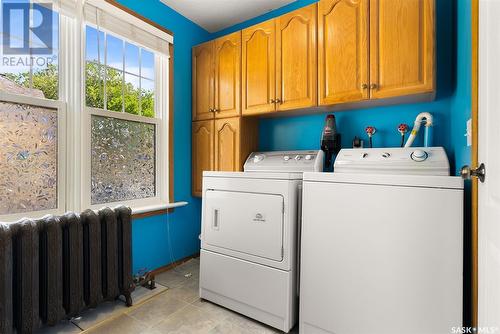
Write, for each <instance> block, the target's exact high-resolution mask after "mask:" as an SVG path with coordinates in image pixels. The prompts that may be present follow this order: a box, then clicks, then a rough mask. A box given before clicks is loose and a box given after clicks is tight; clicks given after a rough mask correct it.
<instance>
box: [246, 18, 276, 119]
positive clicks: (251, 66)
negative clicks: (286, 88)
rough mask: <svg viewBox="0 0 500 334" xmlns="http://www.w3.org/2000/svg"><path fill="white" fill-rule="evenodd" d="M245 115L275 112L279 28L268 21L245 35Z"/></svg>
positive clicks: (248, 30)
mask: <svg viewBox="0 0 500 334" xmlns="http://www.w3.org/2000/svg"><path fill="white" fill-rule="evenodd" d="M241 39H242V57H243V59H242V67H241V68H242V93H241V98H242V113H243V114H244V115H254V114H262V113H267V112H271V111H274V110H275V104H274V102H273V101H274V100H275V99H276V73H275V65H276V64H275V61H276V43H275V39H276V27H275V21H274V20H271V21H266V22H263V23H261V24H258V25H256V26H253V27H250V28H247V29H245V30H243V32H242V36H241Z"/></svg>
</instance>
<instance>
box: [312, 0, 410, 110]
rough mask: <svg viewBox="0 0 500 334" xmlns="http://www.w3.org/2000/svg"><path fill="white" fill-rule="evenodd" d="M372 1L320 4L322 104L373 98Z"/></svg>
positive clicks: (326, 1)
mask: <svg viewBox="0 0 500 334" xmlns="http://www.w3.org/2000/svg"><path fill="white" fill-rule="evenodd" d="M368 1H369V0H321V1H320V2H319V3H318V71H319V104H320V105H331V104H336V103H342V102H352V101H360V100H364V99H368V98H369V97H370V96H369V58H368V47H369V42H368V41H369V3H368ZM404 1H406V0H404ZM404 1H403V2H404ZM393 28H394V29H397V28H398V26H393Z"/></svg>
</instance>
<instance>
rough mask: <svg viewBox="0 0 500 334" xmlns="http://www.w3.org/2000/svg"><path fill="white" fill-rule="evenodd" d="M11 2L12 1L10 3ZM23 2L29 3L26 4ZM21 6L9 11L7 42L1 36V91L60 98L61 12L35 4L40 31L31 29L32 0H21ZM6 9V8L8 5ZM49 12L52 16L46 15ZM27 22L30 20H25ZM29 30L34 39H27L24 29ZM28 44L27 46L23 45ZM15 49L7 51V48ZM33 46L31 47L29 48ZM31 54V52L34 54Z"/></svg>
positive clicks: (35, 21) (34, 15)
mask: <svg viewBox="0 0 500 334" xmlns="http://www.w3.org/2000/svg"><path fill="white" fill-rule="evenodd" d="M9 3H10V2H9ZM23 5H26V7H25V6H23ZM16 6H20V7H19V8H18V9H13V10H9V11H7V12H8V13H10V16H9V14H7V12H6V13H4V16H3V18H4V19H9V18H10V25H9V31H5V32H4V31H3V25H1V26H2V27H1V29H2V34H4V33H5V34H6V35H7V36H8V37H7V41H6V42H7V44H8V45H7V44H6V45H3V42H4V40H3V38H1V39H0V44H2V45H1V47H0V51H1V52H2V54H1V58H2V62H1V64H0V90H3V91H6V92H9V93H13V94H19V95H28V96H33V97H39V98H47V99H51V100H57V99H58V98H59V71H58V68H59V64H58V55H59V14H58V13H57V12H53V11H51V10H50V9H48V8H47V7H45V6H41V5H37V4H33V8H34V10H32V11H31V13H32V14H33V20H34V22H33V25H34V26H37V27H38V28H37V30H36V33H35V31H34V30H32V29H31V30H29V26H28V25H29V22H28V21H29V20H25V18H26V15H27V13H29V4H28V2H21V1H18V4H17V5H16ZM4 9H5V8H4ZM47 15H48V18H47V17H46V16H47ZM25 21H26V22H25ZM26 30H28V31H29V34H27V36H31V38H32V41H31V43H29V41H25V40H24V34H23V32H24V31H26ZM9 33H10V34H9ZM25 45H26V46H27V47H26V48H23V46H25ZM8 46H10V47H11V48H16V49H13V50H11V51H10V52H9V54H4V53H3V52H4V51H5V49H6V47H8ZM28 46H31V49H30V48H28ZM30 53H31V54H30Z"/></svg>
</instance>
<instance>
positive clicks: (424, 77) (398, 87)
mask: <svg viewBox="0 0 500 334" xmlns="http://www.w3.org/2000/svg"><path fill="white" fill-rule="evenodd" d="M434 6H435V4H434V0H404V1H402V0H370V81H371V85H372V88H371V89H370V92H371V98H386V97H393V96H400V95H411V94H419V93H429V92H432V91H434V89H435V78H434V71H435V55H434V48H435V18H434Z"/></svg>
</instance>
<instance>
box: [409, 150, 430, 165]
mask: <svg viewBox="0 0 500 334" xmlns="http://www.w3.org/2000/svg"><path fill="white" fill-rule="evenodd" d="M428 157H429V154H428V153H427V152H425V151H424V150H415V151H413V152H412V153H411V159H412V160H413V161H416V162H422V161H425V160H427V158H428Z"/></svg>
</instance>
